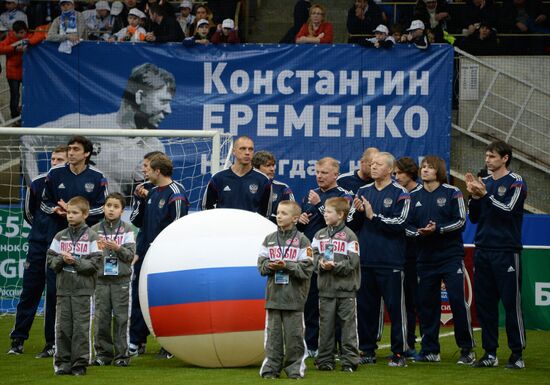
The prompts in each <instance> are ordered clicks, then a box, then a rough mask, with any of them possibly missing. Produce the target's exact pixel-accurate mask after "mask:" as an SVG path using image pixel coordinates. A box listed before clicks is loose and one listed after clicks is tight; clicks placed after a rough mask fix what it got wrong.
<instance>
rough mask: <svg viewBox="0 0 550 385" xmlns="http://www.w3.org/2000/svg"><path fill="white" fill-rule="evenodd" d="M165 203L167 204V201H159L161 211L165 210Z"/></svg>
mask: <svg viewBox="0 0 550 385" xmlns="http://www.w3.org/2000/svg"><path fill="white" fill-rule="evenodd" d="M165 203H166V201H165V200H164V199H161V200H160V201H159V209H161V208H163V207H164V204H165Z"/></svg>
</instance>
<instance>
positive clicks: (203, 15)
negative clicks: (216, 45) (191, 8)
mask: <svg viewBox="0 0 550 385" xmlns="http://www.w3.org/2000/svg"><path fill="white" fill-rule="evenodd" d="M202 19H205V20H206V21H208V39H209V40H210V38H211V37H212V35H213V34H214V32H216V29H217V27H216V24H215V23H214V15H213V14H212V11H211V10H210V8H208V7H207V6H206V5H199V6H198V7H197V8H195V21H194V22H193V24H191V27H190V30H189V34H190V35H191V36H192V35H194V34H195V30H196V29H197V23H198V22H199V20H202Z"/></svg>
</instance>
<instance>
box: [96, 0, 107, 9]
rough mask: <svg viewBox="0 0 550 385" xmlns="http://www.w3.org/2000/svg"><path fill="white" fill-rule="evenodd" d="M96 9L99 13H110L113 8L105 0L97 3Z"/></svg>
mask: <svg viewBox="0 0 550 385" xmlns="http://www.w3.org/2000/svg"><path fill="white" fill-rule="evenodd" d="M95 9H96V10H98V11H101V10H106V11H110V10H111V7H109V3H108V2H106V1H105V0H100V1H98V2H97V3H95Z"/></svg>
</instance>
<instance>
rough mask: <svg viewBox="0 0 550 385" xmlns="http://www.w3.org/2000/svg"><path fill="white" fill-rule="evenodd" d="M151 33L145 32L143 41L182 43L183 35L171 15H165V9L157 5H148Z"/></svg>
mask: <svg viewBox="0 0 550 385" xmlns="http://www.w3.org/2000/svg"><path fill="white" fill-rule="evenodd" d="M149 18H150V19H151V32H147V34H146V35H145V40H146V41H148V42H150V43H153V42H155V43H167V42H174V41H183V39H184V38H185V35H184V34H183V31H182V30H181V27H180V25H179V23H178V22H177V20H176V18H175V17H174V16H173V15H169V14H167V13H166V9H165V8H163V7H162V6H160V5H158V4H150V5H149Z"/></svg>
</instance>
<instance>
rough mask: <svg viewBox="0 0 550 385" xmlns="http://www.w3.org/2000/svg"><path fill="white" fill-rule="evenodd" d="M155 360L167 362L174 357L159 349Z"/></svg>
mask: <svg viewBox="0 0 550 385" xmlns="http://www.w3.org/2000/svg"><path fill="white" fill-rule="evenodd" d="M157 358H159V359H163V360H169V359H171V358H174V355H173V354H172V353H170V352H169V351H168V350H166V349H164V348H160V350H159V352H158V353H157Z"/></svg>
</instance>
